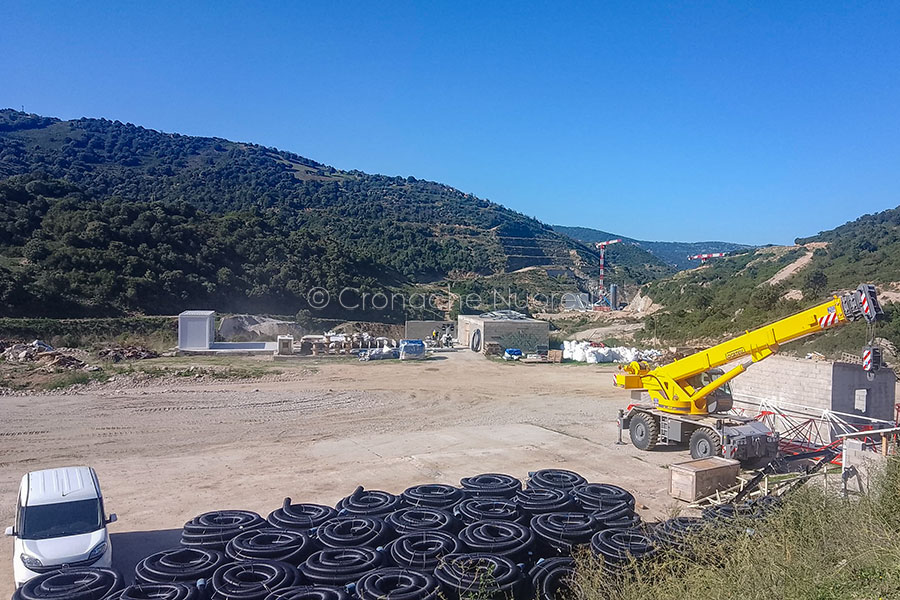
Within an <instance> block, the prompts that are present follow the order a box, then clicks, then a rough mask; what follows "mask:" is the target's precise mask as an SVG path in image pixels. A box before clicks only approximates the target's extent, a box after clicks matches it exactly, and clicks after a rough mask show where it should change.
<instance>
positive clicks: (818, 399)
mask: <svg viewBox="0 0 900 600" xmlns="http://www.w3.org/2000/svg"><path fill="white" fill-rule="evenodd" d="M736 364H738V363H734V365H736ZM734 365H728V366H727V367H724V369H725V370H726V371H727V370H728V369H729V368H731V367H732V366H734ZM731 389H732V393H733V394H734V399H735V402H736V403H740V405H742V406H745V407H747V408H752V407H754V406H757V405H758V404H759V401H760V399H761V398H764V399H767V400H777V401H780V402H790V403H793V404H800V405H803V406H808V407H810V408H815V409H829V410H830V409H831V396H832V363H830V362H827V361H813V360H804V359H798V358H792V357H788V356H777V355H776V356H770V357H769V358H767V359H765V360H763V361H761V362H758V363H753V364H752V365H750V366H749V367H748V368H747V371H746V372H745V373H743V374H742V375H738V376H737V377H736V378H735V379H734V380H733V381H732V382H731Z"/></svg>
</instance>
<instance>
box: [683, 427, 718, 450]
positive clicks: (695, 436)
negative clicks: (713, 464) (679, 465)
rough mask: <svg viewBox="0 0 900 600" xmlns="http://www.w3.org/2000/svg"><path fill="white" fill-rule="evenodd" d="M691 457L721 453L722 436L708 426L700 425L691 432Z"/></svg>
mask: <svg viewBox="0 0 900 600" xmlns="http://www.w3.org/2000/svg"><path fill="white" fill-rule="evenodd" d="M690 447H691V458H709V457H710V456H721V455H722V438H721V437H719V434H718V433H716V432H715V430H713V429H712V428H710V427H701V428H700V429H697V430H696V431H694V433H692V434H691V442H690Z"/></svg>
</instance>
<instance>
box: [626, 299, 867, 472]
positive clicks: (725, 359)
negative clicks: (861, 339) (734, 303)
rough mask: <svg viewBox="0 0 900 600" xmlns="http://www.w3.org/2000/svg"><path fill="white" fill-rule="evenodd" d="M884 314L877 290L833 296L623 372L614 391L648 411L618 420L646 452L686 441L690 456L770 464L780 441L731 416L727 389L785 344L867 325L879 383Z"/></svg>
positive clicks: (632, 411) (631, 410)
mask: <svg viewBox="0 0 900 600" xmlns="http://www.w3.org/2000/svg"><path fill="white" fill-rule="evenodd" d="M882 314H884V313H883V312H882V309H881V305H880V304H879V303H878V298H877V297H876V294H875V286H873V285H867V284H863V285H860V286H859V287H858V288H857V289H856V290H854V291H852V292H847V293H845V294H842V295H840V296H834V297H833V298H832V299H831V300H829V301H828V302H823V303H822V304H819V305H818V306H814V307H813V308H810V309H807V310H804V311H802V312H799V313H797V314H794V315H791V316H789V317H786V318H784V319H781V320H779V321H775V322H774V323H771V324H769V325H765V326H763V327H760V328H759V329H754V330H753V331H748V332H746V333H744V334H743V335H740V336H738V337H736V338H734V339H732V340H729V341H727V342H723V343H721V344H718V345H716V346H713V347H712V348H708V349H706V350H703V351H701V352H697V353H695V354H692V355H690V356H687V357H685V358H682V359H680V360H676V361H674V362H671V363H669V364H667V365H662V366H659V367H656V368H653V369H651V368H650V366H649V365H648V364H647V363H645V362H637V361H635V362H632V363H630V364H628V365H625V366H623V367H620V368H621V370H622V371H623V372H622V373H619V374H617V375H616V376H615V384H616V386H617V387H621V388H624V389H626V390H632V397H633V398H634V397H637V398H638V399H639V400H646V399H647V396H649V399H650V400H652V404H651V403H647V402H645V403H639V404H632V405H630V406H629V407H628V408H627V410H625V411H624V412H623V413H622V414H621V416H620V417H619V428H620V430H622V429H626V428H627V429H628V431H629V433H630V434H631V442H632V443H633V444H634V446H635V447H636V448H639V449H641V450H652V449H653V448H654V447H655V446H656V445H657V444H672V443H683V442H685V441H689V444H690V449H691V456H692V457H694V458H705V457H707V456H715V455H724V456H726V457H729V458H735V459H737V460H741V461H748V462H756V463H759V462H767V461H768V460H771V459H772V458H774V457H775V454H776V453H777V450H778V436H777V435H776V434H775V433H774V432H772V431H770V430H769V428H768V427H766V426H765V425H764V424H763V423H760V422H759V421H756V420H754V419H749V418H745V417H738V416H735V415H732V414H727V413H728V411H730V410H731V407H732V398H731V389H730V386H729V382H730V381H731V380H732V379H734V378H735V377H737V376H738V375H740V374H741V373H743V372H744V371H746V370H747V367H749V366H750V365H751V364H753V363H755V362H759V361H761V360H763V359H765V358H768V357H769V356H772V355H773V354H774V353H775V352H777V351H778V349H779V348H780V346H781V345H782V344H785V343H787V342H790V341H793V340H796V339H799V338H802V337H805V336H808V335H811V334H814V333H818V332H820V331H824V330H825V329H828V328H832V327H838V326H841V325H844V324H845V323H849V322H850V321H857V320H860V319H864V320H865V321H866V323H867V324H868V329H869V332H868V335H867V345H866V346H865V347H864V349H863V369H864V370H865V371H866V372H867V377H869V378H870V379H874V376H875V371H876V370H878V368H879V367H880V366H881V362H882V359H881V350H880V349H879V348H878V347H877V346H875V345H874V344H873V343H872V340H873V338H874V323H875V320H876V319H877V318H878V317H879V316H880V315H882ZM745 357H750V360H747V361H745V362H742V363H740V364H738V365H737V366H735V367H733V368H731V369H729V370H728V371H723V370H722V369H720V368H719V367H721V366H723V365H726V364H728V363H731V362H733V361H735V360H739V359H741V358H745Z"/></svg>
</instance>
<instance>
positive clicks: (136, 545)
mask: <svg viewBox="0 0 900 600" xmlns="http://www.w3.org/2000/svg"><path fill="white" fill-rule="evenodd" d="M109 538H110V542H112V547H113V567H115V568H116V569H118V570H119V572H120V573H122V575H124V576H125V580H126V581H128V582H129V583H130V582H132V581H134V567H135V565H137V564H138V563H139V562H141V560H142V559H144V558H146V557H148V556H150V555H151V554H154V553H156V552H159V551H161V550H166V549H167V548H175V547H177V546H178V545H179V542H180V541H181V529H161V530H158V531H126V532H123V533H111V534H110V535H109Z"/></svg>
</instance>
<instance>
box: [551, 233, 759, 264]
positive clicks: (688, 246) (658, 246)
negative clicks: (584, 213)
mask: <svg viewBox="0 0 900 600" xmlns="http://www.w3.org/2000/svg"><path fill="white" fill-rule="evenodd" d="M553 229H554V231H558V232H559V233H562V234H564V235H567V236H569V237H570V238H572V239H575V240H578V241H580V242H585V243H588V244H593V243H595V242H603V241H606V240H611V239H616V238H621V239H622V240H625V241H628V242H631V243H632V244H636V245H638V246H639V247H641V248H643V249H645V250H647V251H648V252H650V253H651V254H653V255H654V256H656V257H658V258H659V259H660V260H662V261H663V262H664V263H666V264H668V265H671V266H673V267H675V268H676V269H677V270H679V271H683V270H684V269H691V268H693V267H696V266H697V265H698V264H699V263H698V262H697V261H691V260H689V259H688V256H693V255H696V254H703V253H707V252H734V251H736V250H747V249H749V248H753V246H748V245H746V244H736V243H733V242H651V241H647V240H636V239H634V238H629V237H626V236H623V235H618V234H615V233H609V232H606V231H601V230H599V229H592V228H590V227H568V226H564V225H554V226H553Z"/></svg>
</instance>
